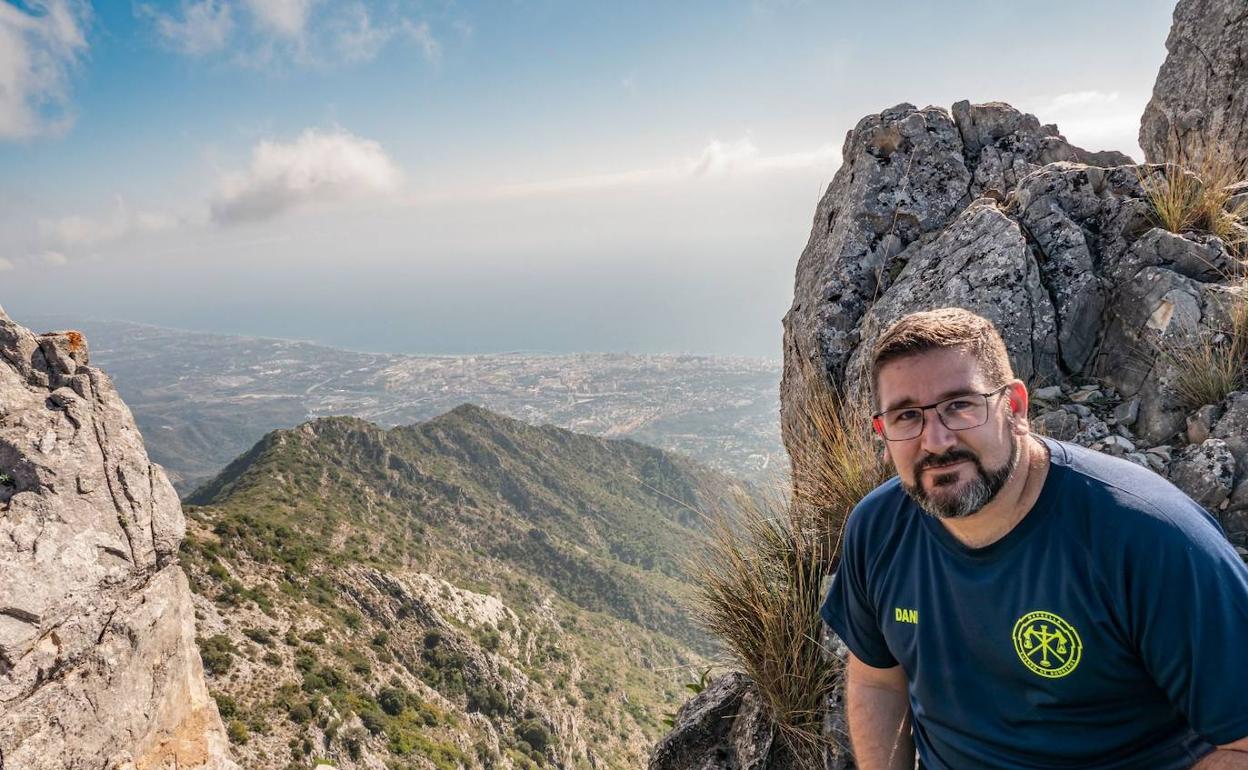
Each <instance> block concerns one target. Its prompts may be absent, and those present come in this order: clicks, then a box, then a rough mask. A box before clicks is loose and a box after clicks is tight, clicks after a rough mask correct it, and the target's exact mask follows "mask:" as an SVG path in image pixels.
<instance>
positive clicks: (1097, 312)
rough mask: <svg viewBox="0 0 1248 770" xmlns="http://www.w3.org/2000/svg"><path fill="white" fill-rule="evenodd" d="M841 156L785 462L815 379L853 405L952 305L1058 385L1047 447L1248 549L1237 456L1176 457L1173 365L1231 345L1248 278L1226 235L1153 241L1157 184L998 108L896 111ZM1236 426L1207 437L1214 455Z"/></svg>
mask: <svg viewBox="0 0 1248 770" xmlns="http://www.w3.org/2000/svg"><path fill="white" fill-rule="evenodd" d="M844 153H845V156H844V163H843V165H842V166H841V168H840V170H838V171H837V173H836V176H835V177H834V178H833V180H832V183H831V185H830V186H829V187H828V190H827V193H826V194H825V195H824V197H823V200H822V201H820V203H819V206H818V208H817V210H816V214H815V222H814V226H813V228H812V232H811V236H810V240H809V242H808V244H807V246H806V249H805V251H804V252H803V253H802V256H801V259H800V260H799V262H798V266H797V282H796V286H795V289H794V301H793V306H792V308H791V309H790V310H789V312H788V314H787V315H786V316H785V319H784V325H785V337H784V355H785V376H784V381H783V383H782V385H781V422H782V430H783V431H784V434H785V436H786V444H789V445H790V451H791V452H792V451H794V449H795V448H794V447H793V446H792V442H791V441H789V436H790V435H791V434H792V433H793V429H794V423H793V421H794V420H798V419H800V417H799V415H798V411H797V410H796V408H795V400H794V397H793V394H794V393H795V392H796V390H795V389H796V388H798V387H801V382H800V380H799V378H800V376H801V374H800V373H801V371H803V367H802V365H801V364H802V363H803V361H805V362H809V363H813V364H814V366H813V367H811V370H813V371H817V372H823V373H824V374H825V375H826V376H827V378H828V379H829V380H830V381H831V382H832V383H833V384H834V385H837V386H839V387H842V388H844V389H846V390H848V391H849V392H851V393H861V392H862V390H863V384H864V381H865V380H864V378H863V376H862V374H863V370H864V368H865V366H866V363H867V359H868V357H869V355H870V350H871V348H872V346H873V344H874V342H875V340H876V339H877V338H878V336H879V335H880V334H881V333H882V331H883V329H884V328H886V327H887V326H888V325H889V324H890V323H891V322H892V321H894V320H896V319H897V318H899V317H900V316H902V315H904V314H906V313H908V312H911V311H915V310H920V309H928V308H934V307H942V306H947V305H958V306H961V307H966V308H968V309H970V310H973V311H975V312H978V313H980V314H982V315H985V316H987V317H989V318H991V319H992V320H993V321H994V322H995V323H996V324H997V326H998V328H1000V330H1001V332H1002V335H1003V336H1004V338H1005V341H1006V344H1007V346H1008V347H1009V349H1010V351H1011V357H1012V360H1013V363H1014V367H1015V370H1016V372H1017V374H1018V375H1019V377H1021V378H1023V379H1024V380H1026V381H1027V382H1028V383H1029V384H1030V385H1031V386H1032V387H1033V388H1036V389H1044V388H1045V386H1057V389H1056V390H1052V389H1049V390H1048V391H1047V392H1049V393H1050V394H1051V397H1052V398H1051V400H1050V401H1045V400H1043V399H1040V400H1039V402H1038V405H1039V406H1040V407H1041V408H1042V410H1047V411H1041V412H1040V413H1039V414H1037V416H1036V417H1037V423H1038V425H1040V426H1041V428H1042V429H1047V430H1049V431H1050V432H1053V433H1054V434H1055V435H1057V436H1058V437H1060V438H1066V439H1069V440H1075V441H1079V442H1080V443H1084V444H1086V445H1089V446H1093V447H1095V448H1097V449H1101V450H1103V451H1107V452H1110V453H1114V454H1120V455H1123V456H1126V457H1128V458H1129V459H1131V460H1132V461H1134V462H1137V463H1139V464H1141V465H1147V466H1148V467H1152V468H1153V469H1154V470H1156V471H1157V472H1159V473H1162V474H1168V475H1170V476H1171V478H1173V479H1174V480H1176V481H1177V482H1179V483H1181V484H1184V485H1185V486H1184V488H1185V489H1188V491H1189V492H1190V493H1193V496H1195V497H1198V499H1202V500H1203V501H1204V502H1206V504H1207V505H1210V506H1211V508H1213V509H1215V513H1217V514H1218V515H1219V516H1221V518H1222V520H1223V524H1224V525H1225V526H1226V528H1227V530H1228V532H1229V534H1230V535H1231V537H1232V539H1233V540H1234V541H1235V542H1236V543H1237V544H1238V545H1241V546H1246V545H1248V527H1245V526H1243V519H1244V518H1245V516H1244V511H1245V509H1248V501H1246V500H1245V499H1244V498H1245V496H1246V495H1248V487H1245V488H1244V489H1242V490H1241V492H1240V494H1239V496H1238V497H1237V496H1235V494H1234V491H1235V490H1236V489H1239V488H1240V487H1241V486H1242V485H1243V484H1244V482H1245V480H1246V479H1248V465H1246V464H1245V461H1244V459H1243V458H1244V451H1243V448H1242V447H1240V448H1239V451H1238V456H1236V452H1235V451H1233V450H1232V449H1230V448H1219V449H1217V450H1216V451H1215V449H1214V447H1212V446H1211V447H1210V448H1208V449H1207V451H1205V452H1204V453H1198V452H1196V451H1195V450H1191V451H1187V450H1183V451H1180V449H1181V448H1182V446H1183V445H1186V444H1187V443H1188V439H1187V436H1186V426H1187V424H1188V419H1189V414H1188V410H1187V409H1186V408H1185V407H1184V406H1183V404H1182V403H1181V401H1180V399H1179V398H1178V396H1177V394H1176V392H1175V389H1174V388H1173V387H1172V386H1173V384H1174V381H1175V379H1176V377H1177V376H1178V373H1179V368H1180V364H1179V363H1177V362H1176V360H1175V358H1174V356H1172V355H1167V354H1166V353H1165V351H1167V350H1175V349H1179V348H1182V347H1183V346H1186V345H1191V344H1193V343H1194V342H1195V341H1196V340H1197V339H1199V338H1200V337H1201V336H1202V335H1204V336H1208V335H1210V334H1212V333H1214V332H1215V331H1216V330H1221V329H1226V328H1228V327H1229V325H1230V317H1231V313H1232V307H1233V306H1234V305H1235V304H1236V303H1241V302H1243V301H1244V299H1243V293H1244V288H1243V285H1242V280H1241V278H1242V275H1243V265H1242V263H1241V262H1240V261H1239V259H1238V258H1237V257H1236V255H1235V254H1234V253H1233V252H1232V249H1231V248H1230V247H1229V246H1228V245H1227V244H1226V243H1224V242H1223V241H1222V240H1220V239H1219V238H1218V237H1217V236H1214V235H1211V234H1207V233H1200V232H1183V233H1177V234H1176V233H1172V232H1168V231H1166V230H1163V229H1161V228H1159V227H1156V226H1155V221H1154V217H1153V214H1152V207H1151V204H1150V203H1149V201H1148V195H1147V191H1146V188H1147V187H1148V186H1149V185H1151V184H1155V183H1159V180H1160V177H1159V176H1158V175H1162V174H1165V173H1167V170H1166V169H1165V168H1163V167H1160V166H1147V165H1146V166H1136V165H1134V164H1132V163H1131V162H1130V159H1129V158H1126V157H1125V156H1122V155H1120V154H1117V153H1096V154H1093V153H1089V152H1086V151H1084V150H1081V149H1080V148H1077V147H1074V146H1072V145H1070V144H1068V143H1067V142H1066V141H1065V140H1064V139H1062V138H1061V135H1060V134H1059V133H1058V132H1057V129H1056V127H1053V126H1041V125H1040V124H1039V122H1038V121H1037V120H1036V119H1035V118H1034V117H1032V116H1030V115H1025V114H1023V113H1020V112H1018V111H1017V110H1015V109H1013V108H1012V107H1010V106H1009V105H1006V104H1001V103H992V104H985V105H970V104H967V103H966V102H960V103H958V104H955V105H954V106H953V109H952V110H951V111H949V112H946V111H945V110H943V109H940V108H937V107H927V108H925V109H922V110H919V109H917V108H915V107H913V106H911V105H909V104H902V105H898V106H896V107H893V108H890V109H887V110H884V111H883V112H881V113H879V114H877V115H870V116H867V117H866V118H863V119H862V120H861V121H860V122H859V123H858V125H857V127H855V128H854V130H853V131H851V132H850V133H849V136H848V137H847V139H846V141H845V148H844ZM1169 173H1182V172H1179V171H1176V170H1173V169H1172V170H1170V171H1169ZM1237 398H1238V396H1233V397H1232V398H1230V399H1228V406H1227V408H1226V409H1225V410H1224V409H1223V407H1222V406H1219V405H1210V406H1211V408H1215V410H1216V415H1210V416H1211V417H1216V416H1218V415H1221V413H1222V412H1223V411H1227V413H1228V415H1229V413H1230V406H1229V405H1230V404H1236V403H1239V401H1238V400H1236V399H1237ZM1072 399H1073V400H1072ZM1235 419H1238V417H1236V418H1231V417H1220V419H1219V420H1218V421H1217V422H1216V423H1215V422H1210V424H1209V426H1208V429H1209V437H1210V438H1211V439H1214V440H1216V439H1217V438H1218V436H1219V435H1221V434H1228V435H1229V434H1232V433H1233V432H1234V429H1233V428H1231V427H1223V423H1222V421H1227V423H1226V425H1227V426H1229V425H1231V424H1232V423H1233V422H1234V420H1235ZM1203 440H1204V439H1202V441H1203ZM1198 443H1199V442H1198ZM1150 449H1151V450H1154V451H1152V453H1151V455H1150V452H1149V451H1148V450H1150ZM1172 449H1173V450H1174V451H1171V450H1172ZM1150 456H1151V460H1150ZM1214 457H1216V458H1218V459H1217V460H1216V461H1215V460H1214V459H1211V458H1214ZM794 459H795V462H796V461H800V458H794ZM1236 462H1237V463H1238V465H1237V466H1236V465H1234V463H1236ZM1210 485H1212V487H1214V488H1216V490H1217V491H1216V492H1209V493H1208V494H1207V495H1204V496H1203V497H1202V495H1201V494H1198V491H1199V490H1203V489H1205V488H1206V487H1209V486H1210Z"/></svg>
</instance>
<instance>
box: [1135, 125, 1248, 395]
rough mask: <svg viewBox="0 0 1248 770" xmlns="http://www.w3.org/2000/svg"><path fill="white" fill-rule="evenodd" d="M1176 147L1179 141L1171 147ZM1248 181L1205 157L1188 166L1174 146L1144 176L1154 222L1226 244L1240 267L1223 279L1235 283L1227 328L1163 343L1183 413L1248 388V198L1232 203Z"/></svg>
mask: <svg viewBox="0 0 1248 770" xmlns="http://www.w3.org/2000/svg"><path fill="white" fill-rule="evenodd" d="M1172 146H1173V147H1174V148H1177V147H1178V143H1177V142H1176V143H1174V144H1173V145H1172ZM1245 179H1248V164H1245V163H1244V162H1238V163H1233V162H1230V161H1228V160H1225V154H1221V153H1206V154H1205V156H1204V159H1202V160H1201V161H1200V162H1199V163H1198V164H1196V165H1195V167H1194V168H1187V167H1186V164H1185V163H1184V159H1183V157H1182V154H1181V152H1180V151H1179V150H1178V149H1172V150H1171V151H1170V152H1169V153H1168V154H1167V157H1166V159H1165V162H1164V163H1163V164H1162V165H1161V169H1159V170H1158V171H1157V172H1155V173H1153V174H1152V175H1150V176H1143V175H1142V176H1141V179H1140V182H1141V186H1142V187H1143V188H1144V192H1145V195H1146V196H1147V199H1148V202H1149V204H1150V205H1151V206H1152V209H1153V215H1154V222H1155V223H1156V224H1157V225H1158V226H1159V227H1163V228H1165V229H1166V230H1169V231H1171V232H1174V233H1185V232H1192V231H1197V232H1205V233H1210V234H1212V235H1216V236H1217V237H1218V238H1220V239H1221V240H1222V242H1223V243H1225V244H1226V247H1227V250H1228V252H1229V253H1230V255H1231V257H1232V258H1233V259H1234V260H1236V261H1237V262H1239V263H1240V269H1239V270H1238V271H1231V272H1230V273H1228V274H1226V275H1224V276H1223V279H1224V280H1225V281H1226V282H1227V283H1228V284H1231V285H1232V288H1231V290H1230V292H1228V294H1227V295H1226V296H1227V301H1228V302H1229V305H1228V308H1227V309H1228V315H1229V318H1230V323H1229V325H1228V326H1227V328H1222V329H1202V330H1201V331H1200V333H1199V334H1198V336H1197V337H1196V339H1194V340H1191V341H1189V342H1185V343H1177V344H1172V345H1169V346H1165V347H1163V348H1162V349H1161V354H1162V356H1163V358H1164V359H1165V361H1166V362H1167V363H1169V364H1170V365H1171V367H1172V368H1173V370H1174V371H1175V376H1174V379H1173V380H1172V382H1171V389H1172V390H1173V391H1174V393H1175V395H1176V396H1177V397H1178V401H1179V403H1180V404H1181V405H1182V406H1183V407H1184V408H1186V409H1189V410H1190V409H1197V408H1199V407H1200V406H1202V405H1204V404H1216V403H1218V402H1220V401H1221V400H1222V399H1223V398H1225V397H1226V395H1227V394H1228V393H1231V392H1232V391H1235V390H1239V389H1242V388H1245V387H1248V282H1246V281H1245V280H1244V279H1243V277H1242V276H1243V273H1244V271H1245V268H1248V264H1246V260H1248V199H1242V200H1240V201H1238V202H1233V201H1232V197H1233V196H1232V189H1231V186H1232V185H1233V184H1235V183H1236V182H1241V181H1243V180H1245Z"/></svg>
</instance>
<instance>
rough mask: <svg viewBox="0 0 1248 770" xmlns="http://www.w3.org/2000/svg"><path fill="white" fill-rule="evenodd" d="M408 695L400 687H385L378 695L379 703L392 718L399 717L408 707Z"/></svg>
mask: <svg viewBox="0 0 1248 770" xmlns="http://www.w3.org/2000/svg"><path fill="white" fill-rule="evenodd" d="M407 697H408V693H407V691H406V690H404V689H402V688H399V687H383V688H382V690H381V692H380V693H378V695H377V703H378V704H379V705H380V706H381V710H382V711H384V712H386V713H387V714H389V715H390V716H396V717H397V716H398V715H399V714H401V713H403V709H404V708H406V707H407Z"/></svg>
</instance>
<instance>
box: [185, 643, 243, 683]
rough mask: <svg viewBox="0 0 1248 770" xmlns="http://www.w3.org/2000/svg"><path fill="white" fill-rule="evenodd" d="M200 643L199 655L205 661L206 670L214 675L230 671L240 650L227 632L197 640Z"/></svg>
mask: <svg viewBox="0 0 1248 770" xmlns="http://www.w3.org/2000/svg"><path fill="white" fill-rule="evenodd" d="M195 642H196V644H198V645H199V657H200V659H201V660H203V662H204V670H205V671H207V672H208V673H210V674H212V675H213V676H221V675H223V674H226V673H229V670H230V668H231V667H233V665H234V656H235V655H236V654H237V653H238V650H236V649H235V648H234V643H233V642H231V641H230V638H229V637H228V636H226V635H225V634H216V635H214V636H210V637H207V638H204V637H200V638H198V639H196V640H195Z"/></svg>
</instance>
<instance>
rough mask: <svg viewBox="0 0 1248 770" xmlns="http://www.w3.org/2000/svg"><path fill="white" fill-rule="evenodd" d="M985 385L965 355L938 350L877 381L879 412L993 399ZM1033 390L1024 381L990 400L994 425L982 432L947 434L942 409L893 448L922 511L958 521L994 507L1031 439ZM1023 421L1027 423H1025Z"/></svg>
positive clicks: (888, 367)
mask: <svg viewBox="0 0 1248 770" xmlns="http://www.w3.org/2000/svg"><path fill="white" fill-rule="evenodd" d="M995 385H996V383H989V382H987V381H985V380H984V378H983V374H982V373H981V371H980V367H979V365H978V363H977V362H976V361H975V359H974V358H973V357H971V356H970V355H969V354H968V353H967V352H966V351H963V350H958V349H945V350H933V351H928V352H925V353H918V354H916V355H913V356H907V357H905V358H901V359H897V360H895V361H890V362H889V363H887V364H885V365H884V367H883V368H882V369H881V370H880V373H879V379H878V381H877V386H878V390H877V392H878V394H879V408H880V409H881V410H886V409H893V408H896V407H900V406H923V405H926V404H932V403H935V402H937V401H943V400H945V399H947V398H952V397H953V396H958V395H966V394H972V393H986V392H988V391H989V390H991V389H992V388H993V387H995ZM1026 414H1027V391H1026V388H1025V387H1023V385H1022V384H1021V383H1019V382H1017V381H1016V382H1015V383H1014V384H1012V385H1010V386H1009V387H1007V388H1006V389H1004V390H1003V391H1001V393H1000V394H999V395H996V396H989V398H988V420H987V421H986V422H985V423H984V424H983V425H980V426H979V427H976V428H968V429H966V430H959V431H954V430H950V429H948V428H946V427H945V426H944V424H943V423H941V421H940V419H939V418H938V417H937V416H936V410H935V409H928V410H926V411H925V413H924V415H923V421H924V422H923V432H922V433H920V434H919V435H918V436H916V437H914V438H912V439H907V440H904V441H889V442H887V450H886V452H887V456H888V457H890V458H891V459H892V461H893V464H894V466H895V467H896V469H897V475H898V476H899V477H900V478H901V484H902V487H903V488H904V489H905V490H906V492H907V493H908V494H909V495H910V497H911V498H913V499H914V501H915V502H916V503H918V504H919V506H920V507H922V508H923V510H925V511H927V512H928V513H930V514H931V515H933V516H936V517H938V518H959V517H963V516H969V515H971V514H973V513H975V512H976V511H979V510H980V509H981V508H983V507H984V506H985V505H987V504H988V502H989V501H991V500H992V499H993V498H994V497H995V496H996V495H997V493H998V492H1000V491H1001V488H1002V487H1003V486H1004V485H1005V482H1006V481H1007V480H1008V479H1009V477H1010V474H1011V473H1013V471H1014V467H1015V465H1016V463H1017V461H1018V450H1019V446H1020V443H1019V442H1018V441H1017V440H1016V437H1015V433H1016V432H1020V431H1019V426H1020V423H1021V425H1022V426H1023V427H1022V430H1021V434H1022V435H1025V434H1026ZM1020 417H1021V419H1020Z"/></svg>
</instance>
